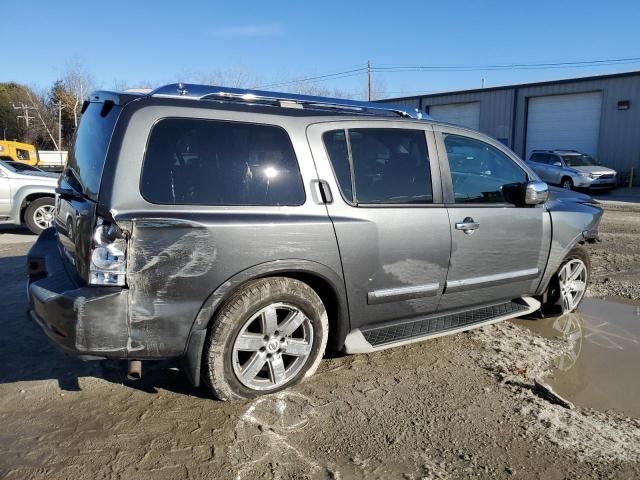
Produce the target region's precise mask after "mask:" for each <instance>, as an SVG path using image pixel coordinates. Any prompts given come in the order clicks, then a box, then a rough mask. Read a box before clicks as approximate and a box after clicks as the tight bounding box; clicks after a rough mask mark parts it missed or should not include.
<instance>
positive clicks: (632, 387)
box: [514, 298, 640, 417]
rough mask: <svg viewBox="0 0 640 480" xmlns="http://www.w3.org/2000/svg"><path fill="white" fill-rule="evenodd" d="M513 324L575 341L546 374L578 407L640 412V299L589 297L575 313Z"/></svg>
mask: <svg viewBox="0 0 640 480" xmlns="http://www.w3.org/2000/svg"><path fill="white" fill-rule="evenodd" d="M514 323H516V324H518V325H521V326H524V327H527V328H528V329H530V330H532V331H533V332H535V333H537V334H539V335H542V336H544V337H547V338H558V337H562V338H568V339H570V340H571V341H572V342H573V343H574V348H573V350H572V351H571V352H570V353H569V354H567V355H563V356H562V357H560V358H559V359H558V360H557V363H556V369H555V371H554V373H553V374H552V375H551V376H550V377H549V378H547V379H545V380H546V381H547V382H548V383H549V384H551V386H552V387H553V388H554V389H555V390H556V392H558V393H559V394H560V395H562V396H563V397H565V398H567V399H568V400H570V401H572V402H573V403H575V404H577V405H580V406H585V407H591V408H595V409H598V410H601V411H603V410H609V409H613V410H617V411H619V412H622V413H624V414H626V415H629V416H632V417H640V372H639V368H638V367H640V303H638V302H624V303H623V302H619V301H611V300H598V299H593V298H585V299H584V300H583V302H582V304H581V305H580V309H579V311H578V312H577V313H573V314H569V315H561V316H558V317H549V318H545V319H542V320H535V319H533V320H532V319H516V320H514Z"/></svg>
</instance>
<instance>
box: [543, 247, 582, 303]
mask: <svg viewBox="0 0 640 480" xmlns="http://www.w3.org/2000/svg"><path fill="white" fill-rule="evenodd" d="M590 276H591V262H590V260H589V253H588V252H587V249H586V248H585V247H583V246H581V245H578V246H576V247H574V248H573V249H571V251H570V252H569V253H568V254H567V256H566V257H565V259H564V260H563V261H562V264H561V265H560V268H559V269H558V271H557V273H556V274H555V275H554V276H553V278H552V279H551V282H550V284H549V288H548V290H547V294H546V301H545V302H544V305H543V308H545V309H547V310H550V309H552V308H553V307H556V308H557V307H560V309H561V310H562V313H571V312H573V311H575V310H576V309H577V308H578V306H579V305H580V302H582V299H583V298H584V294H585V292H586V290H587V285H588V284H589V279H590Z"/></svg>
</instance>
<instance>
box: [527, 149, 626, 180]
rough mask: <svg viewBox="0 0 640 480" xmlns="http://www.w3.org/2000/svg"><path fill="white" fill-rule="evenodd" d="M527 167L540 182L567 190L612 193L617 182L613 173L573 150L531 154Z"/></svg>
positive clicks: (587, 156) (591, 158)
mask: <svg viewBox="0 0 640 480" xmlns="http://www.w3.org/2000/svg"><path fill="white" fill-rule="evenodd" d="M528 163H529V166H530V167H531V168H532V169H533V171H534V172H536V173H537V174H538V176H539V177H540V178H541V179H542V180H544V181H545V182H547V183H552V184H555V185H560V186H561V187H562V188H565V189H568V190H571V189H573V188H585V189H591V188H593V189H595V188H602V189H612V188H614V187H615V186H616V182H617V177H616V175H617V173H616V171H615V170H612V169H611V168H607V167H603V166H602V165H600V163H599V162H598V161H597V160H596V159H595V158H593V157H591V156H589V155H585V154H584V153H580V152H576V151H575V150H534V151H533V152H532V153H531V156H530V157H529V162H528Z"/></svg>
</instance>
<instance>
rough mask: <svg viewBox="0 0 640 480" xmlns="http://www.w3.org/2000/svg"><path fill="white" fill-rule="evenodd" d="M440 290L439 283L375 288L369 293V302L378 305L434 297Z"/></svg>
mask: <svg viewBox="0 0 640 480" xmlns="http://www.w3.org/2000/svg"><path fill="white" fill-rule="evenodd" d="M439 290H440V284H439V283H428V284H426V285H416V286H414V287H400V288H387V289H384V290H374V291H373V292H369V293H367V304H368V305H377V304H379V303H388V302H398V301H400V300H410V299H412V298H422V297H433V296H435V295H437V294H438V291H439Z"/></svg>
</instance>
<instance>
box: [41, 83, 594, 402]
mask: <svg viewBox="0 0 640 480" xmlns="http://www.w3.org/2000/svg"><path fill="white" fill-rule="evenodd" d="M421 117H422V115H421V114H420V113H416V112H408V111H405V110H403V109H402V108H393V107H390V106H388V105H384V104H373V103H366V102H350V101H345V100H337V99H331V98H320V97H308V96H299V95H289V94H278V93H273V92H261V91H247V90H238V89H231V88H222V87H209V86H201V85H183V84H174V85H168V86H165V87H161V88H159V89H156V90H154V91H150V92H137V93H133V92H124V93H112V92H96V93H94V94H92V95H91V97H90V100H89V101H87V102H85V104H84V106H83V115H82V121H81V122H80V127H79V130H78V132H77V137H76V141H75V145H74V147H73V151H72V152H71V154H70V157H69V162H68V165H67V168H66V170H65V171H64V172H63V174H62V176H61V179H60V183H59V186H58V188H57V196H56V218H55V228H52V229H49V230H46V231H45V232H44V233H43V234H42V235H41V236H40V238H39V240H38V242H37V243H36V244H35V245H34V246H33V248H32V250H31V251H30V253H29V255H28V268H29V294H30V302H31V308H30V316H31V318H32V319H33V320H34V321H36V322H37V323H38V324H39V325H40V326H41V327H42V329H43V331H44V332H45V333H46V334H47V335H48V336H49V337H50V338H51V339H52V340H53V341H54V342H56V343H57V344H59V345H60V346H62V347H63V348H65V349H66V350H68V351H71V352H74V353H77V354H81V355H83V356H84V357H89V358H121V359H129V360H130V362H129V364H130V372H131V373H137V372H138V368H139V365H140V363H139V362H140V361H143V360H148V359H161V358H179V359H181V361H182V366H183V370H184V372H185V373H186V375H187V376H188V377H189V379H190V380H191V382H193V383H194V384H195V385H199V384H200V382H201V381H204V383H206V384H207V385H208V386H209V387H210V388H211V390H212V391H213V393H214V394H215V395H216V396H217V397H218V398H221V399H234V398H251V397H255V396H257V395H260V394H264V393H270V392H274V391H277V390H280V389H283V388H286V387H288V386H290V385H293V384H295V383H297V382H299V381H301V380H302V379H304V378H305V377H308V376H310V375H311V374H312V373H313V372H314V371H315V370H316V368H317V367H318V364H319V363H320V360H321V358H322V356H323V354H324V352H325V349H331V350H333V351H343V352H346V353H362V352H372V351H376V350H380V349H384V348H388V347H392V346H395V345H402V344H405V343H409V342H416V341H421V340H424V339H428V338H433V337H437V336H440V335H445V334H450V333H455V332H460V331H463V330H468V329H470V328H475V327H479V326H482V325H487V324H490V323H493V322H497V321H500V320H504V319H508V318H512V317H516V316H520V315H525V314H528V313H531V312H533V311H535V310H538V309H539V308H541V306H544V307H548V308H551V307H552V306H554V305H556V306H559V308H561V309H563V310H564V311H567V312H569V311H573V310H574V309H575V308H576V307H577V306H578V304H579V303H580V301H581V299H582V297H583V295H584V292H585V288H586V285H587V282H588V280H589V274H590V267H589V257H588V253H587V250H586V249H585V246H584V244H585V243H588V242H590V241H594V240H595V239H596V238H597V227H598V223H599V221H600V217H601V215H602V210H601V209H599V208H598V207H596V206H594V204H593V203H594V202H593V201H592V200H591V198H590V197H588V196H586V195H581V194H578V193H571V194H569V193H568V192H567V194H566V195H563V192H562V191H560V193H554V194H550V193H549V192H548V191H547V187H546V184H544V183H543V182H541V181H540V180H539V179H538V177H537V175H536V174H535V173H534V172H533V171H531V169H530V168H529V167H528V166H527V165H526V164H525V163H524V162H522V160H520V159H519V158H518V157H517V156H516V155H515V154H514V153H513V152H512V151H510V150H509V149H507V148H505V147H504V145H502V144H501V143H499V142H497V141H495V140H493V139H491V138H489V137H487V136H485V135H482V134H480V133H478V132H476V131H473V130H469V129H466V128H461V127H456V126H453V125H446V124H442V123H438V122H434V121H431V120H430V119H428V118H421Z"/></svg>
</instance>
